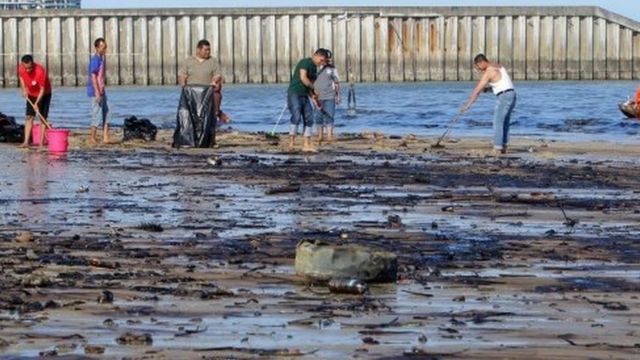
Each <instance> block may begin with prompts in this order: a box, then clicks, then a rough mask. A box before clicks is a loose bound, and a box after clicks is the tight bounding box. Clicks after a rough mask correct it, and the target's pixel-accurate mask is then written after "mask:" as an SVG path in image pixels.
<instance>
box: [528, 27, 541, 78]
mask: <svg viewBox="0 0 640 360" xmlns="http://www.w3.org/2000/svg"><path fill="white" fill-rule="evenodd" d="M538 79H540V17H539V16H532V17H531V18H529V19H527V80H538Z"/></svg>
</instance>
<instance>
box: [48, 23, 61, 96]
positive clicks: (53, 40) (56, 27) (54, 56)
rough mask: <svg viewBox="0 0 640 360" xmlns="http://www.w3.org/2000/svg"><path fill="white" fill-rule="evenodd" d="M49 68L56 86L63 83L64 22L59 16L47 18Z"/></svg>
mask: <svg viewBox="0 0 640 360" xmlns="http://www.w3.org/2000/svg"><path fill="white" fill-rule="evenodd" d="M46 37H47V70H48V72H49V80H51V84H52V85H54V86H60V85H62V24H61V23H60V18H59V17H52V18H49V19H47V32H46Z"/></svg>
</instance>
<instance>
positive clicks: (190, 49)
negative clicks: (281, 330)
mask: <svg viewBox="0 0 640 360" xmlns="http://www.w3.org/2000/svg"><path fill="white" fill-rule="evenodd" d="M176 32H177V34H176V53H177V60H176V61H177V62H178V74H179V73H180V69H182V68H184V63H185V61H186V60H187V57H189V56H191V55H192V54H194V53H195V48H196V46H197V43H198V40H199V39H197V38H196V39H194V40H192V39H191V18H190V17H189V16H181V17H179V18H178V19H177V23H176ZM212 56H213V55H212Z"/></svg>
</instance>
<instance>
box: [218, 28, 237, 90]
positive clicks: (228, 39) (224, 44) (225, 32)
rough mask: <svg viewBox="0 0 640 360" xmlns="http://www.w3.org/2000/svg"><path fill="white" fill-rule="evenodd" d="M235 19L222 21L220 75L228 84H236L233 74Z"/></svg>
mask: <svg viewBox="0 0 640 360" xmlns="http://www.w3.org/2000/svg"><path fill="white" fill-rule="evenodd" d="M233 36H234V34H233V18H232V17H231V16H225V17H223V18H222V19H220V73H221V74H222V76H223V77H224V79H225V81H226V82H227V83H233V82H235V77H234V73H233Z"/></svg>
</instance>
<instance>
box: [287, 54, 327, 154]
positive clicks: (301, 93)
mask: <svg viewBox="0 0 640 360" xmlns="http://www.w3.org/2000/svg"><path fill="white" fill-rule="evenodd" d="M328 58H329V52H328V51H327V50H326V49H318V50H316V52H315V53H313V56H312V57H310V58H304V59H302V60H300V61H299V62H298V64H297V65H296V67H295V69H294V70H293V74H291V82H290V83H289V89H288V90H287V105H288V107H289V112H291V122H290V124H289V150H292V149H293V148H294V146H295V142H296V135H297V134H298V125H299V124H300V122H302V123H303V125H304V129H303V137H304V144H303V146H302V151H305V152H315V151H316V149H315V148H314V147H313V145H311V131H312V128H313V108H312V106H311V101H310V99H309V97H312V98H313V99H314V101H316V102H317V96H316V94H315V93H314V91H313V82H314V81H315V79H316V76H317V73H318V70H317V69H318V66H322V65H325V64H326V63H327V59H328Z"/></svg>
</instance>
